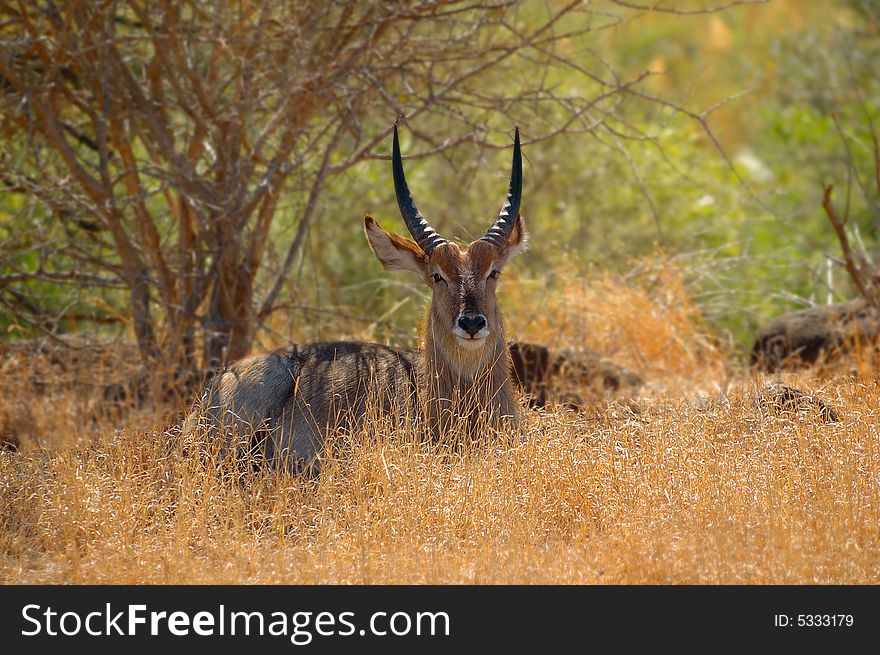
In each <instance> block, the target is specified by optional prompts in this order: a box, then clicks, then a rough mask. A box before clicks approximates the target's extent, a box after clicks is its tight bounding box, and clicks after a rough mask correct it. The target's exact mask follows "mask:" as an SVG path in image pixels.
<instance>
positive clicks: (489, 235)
mask: <svg viewBox="0 0 880 655" xmlns="http://www.w3.org/2000/svg"><path fill="white" fill-rule="evenodd" d="M521 200H522V151H521V149H520V145H519V128H516V136H515V137H514V140H513V164H512V165H511V169H510V187H509V188H508V189H507V197H506V198H505V199H504V204H503V205H501V211H500V212H499V213H498V218H496V219H495V222H494V223H492V227H490V228H489V229H488V230H487V231H486V234H484V235H483V236H482V237H481V239H480V240H481V241H488V242H489V243H492V244H495V245H496V246H498V247H499V248H500V247H501V246H503V245H504V244H505V243H506V242H507V237H509V236H510V233H511V231H513V226H514V224H515V223H516V219H517V217H518V216H519V204H520V201H521Z"/></svg>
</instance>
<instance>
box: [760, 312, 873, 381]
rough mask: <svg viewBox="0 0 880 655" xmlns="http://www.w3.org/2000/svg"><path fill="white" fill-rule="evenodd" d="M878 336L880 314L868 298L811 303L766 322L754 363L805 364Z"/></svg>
mask: <svg viewBox="0 0 880 655" xmlns="http://www.w3.org/2000/svg"><path fill="white" fill-rule="evenodd" d="M878 337H880V317H878V314H877V312H875V311H874V310H873V309H872V308H871V307H870V306H869V305H868V304H867V303H866V302H865V301H864V300H850V301H848V302H843V303H838V304H835V305H820V306H817V307H810V308H809V309H802V310H799V311H796V312H791V313H788V314H783V315H782V316H779V317H778V318H775V319H773V320H772V321H770V323H768V324H767V325H766V326H764V327H763V328H762V329H761V330H760V331H759V332H758V335H757V337H756V338H755V343H754V345H753V346H752V357H751V364H752V366H753V367H755V368H757V369H759V370H762V371H769V372H773V371H777V370H780V369H798V368H804V367H806V366H810V365H812V364H815V363H817V362H829V361H831V360H834V359H836V358H839V357H840V356H841V355H846V354H847V353H851V352H852V351H853V350H855V349H857V348H859V347H866V346H869V347H873V345H874V344H875V343H876V342H877V339H878Z"/></svg>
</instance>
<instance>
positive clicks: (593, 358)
mask: <svg viewBox="0 0 880 655" xmlns="http://www.w3.org/2000/svg"><path fill="white" fill-rule="evenodd" d="M508 345H509V347H510V358H511V364H512V366H513V374H514V375H513V377H514V380H515V381H516V383H517V385H519V387H520V388H521V389H522V390H523V392H524V393H525V395H526V397H527V399H528V403H529V406H530V407H544V406H545V405H547V403H549V402H553V401H555V402H557V403H561V404H564V405H567V406H568V407H569V408H571V409H580V408H582V407H583V406H584V405H585V404H586V403H587V401H588V400H590V399H599V398H607V397H609V396H614V395H617V394H618V393H624V392H627V391H628V392H630V393H635V392H636V391H638V389H639V388H641V386H642V384H643V381H642V379H641V378H640V377H639V376H638V375H636V374H635V373H632V372H630V371H628V370H626V369H625V368H622V367H620V366H617V365H616V364H612V363H611V362H609V361H606V360H605V359H603V358H602V356H601V355H599V354H597V353H594V352H589V351H587V352H576V351H572V350H560V351H552V350H550V349H549V348H547V347H546V346H542V345H540V344H535V343H524V342H519V341H511V342H510V343H509V344H508ZM585 396H586V397H585Z"/></svg>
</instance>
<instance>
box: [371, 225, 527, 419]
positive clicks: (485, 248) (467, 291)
mask: <svg viewBox="0 0 880 655" xmlns="http://www.w3.org/2000/svg"><path fill="white" fill-rule="evenodd" d="M364 223H365V226H364V227H365V230H366V233H367V238H368V240H369V241H370V244H371V246H372V247H373V251H374V252H375V253H376V256H377V257H378V258H379V260H380V261H381V262H382V263H383V265H385V266H386V268H391V269H399V268H404V266H402V265H401V263H400V262H401V259H400V258H401V257H408V258H409V259H408V260H407V262H406V263H407V266H405V268H406V269H407V270H411V271H413V272H415V273H418V274H419V275H420V276H421V277H422V279H423V281H424V282H425V284H427V285H428V286H429V287H430V288H431V290H432V292H433V293H432V297H431V303H430V305H429V306H428V309H427V313H426V318H425V322H424V324H423V326H422V339H423V342H422V348H421V353H422V363H423V375H424V381H425V385H426V388H425V389H423V391H425V392H427V395H426V398H425V401H426V402H427V405H428V412H429V418H430V422H431V424H432V425H433V426H434V428H435V429H438V428H440V429H443V428H446V427H449V426H451V425H453V424H458V422H459V421H461V420H464V421H465V424H466V426H467V427H472V426H475V425H476V424H478V423H486V424H490V425H495V426H497V425H500V424H501V423H502V422H504V421H505V420H512V421H514V422H516V421H517V420H518V418H519V416H518V415H519V406H520V403H519V399H518V394H517V393H516V391H515V387H514V383H513V381H512V379H511V377H510V355H509V353H508V351H507V346H506V339H505V336H504V325H503V322H502V319H501V314H500V312H499V309H498V304H497V300H496V296H495V288H496V280H495V279H487V278H488V276H489V274H490V273H491V272H492V271H493V270H494V269H500V268H501V267H502V266H503V265H504V264H505V263H506V260H507V258H508V257H509V256H510V255H511V254H512V253H513V252H514V251H515V249H516V248H518V247H519V246H520V245H521V244H522V242H523V240H524V237H525V234H524V232H523V229H522V222H521V221H519V220H518V221H517V223H516V227H515V228H514V232H513V234H511V237H510V239H509V240H508V243H507V245H506V246H505V247H503V248H498V247H496V246H495V245H493V244H491V243H489V242H487V241H474V242H473V243H471V244H470V245H469V246H466V247H464V248H462V247H460V246H458V245H456V244H453V243H445V244H441V245H439V246H437V248H436V249H435V250H434V251H433V252H432V253H431V256H430V257H426V256H425V253H424V252H423V251H422V250H421V248H419V246H418V245H417V244H416V243H415V242H414V241H411V240H410V239H406V238H403V237H400V236H398V235H396V234H393V233H391V232H387V231H386V230H384V229H382V228H381V227H380V226H379V225H378V223H376V222H375V221H374V220H373V219H372V217H370V216H367V217H365V219H364ZM383 236H384V237H385V238H387V239H388V241H389V242H390V244H391V245H392V246H393V247H394V248H395V249H397V252H394V251H393V250H389V249H388V248H387V246H388V244H387V243H383V242H382V241H381V238H382V237H383ZM435 272H439V273H440V274H441V275H442V276H443V277H444V278H445V281H443V282H434V280H433V276H434V273H435ZM465 312H476V313H481V314H483V315H484V316H485V317H486V321H487V324H488V326H489V330H490V333H489V335H488V336H487V337H486V339H485V343H484V344H483V345H482V347H480V348H478V349H475V350H470V349H466V348H464V347H463V346H462V345H461V344H460V342H459V341H458V338H457V337H456V336H455V335H454V333H453V327H454V325H455V322H456V321H457V319H458V317H459V315H460V314H462V313H465Z"/></svg>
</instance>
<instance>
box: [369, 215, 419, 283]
mask: <svg viewBox="0 0 880 655" xmlns="http://www.w3.org/2000/svg"><path fill="white" fill-rule="evenodd" d="M364 233H365V234H366V235H367V241H369V242H370V248H371V249H372V250H373V253H374V254H375V255H376V258H377V259H378V260H379V261H380V262H382V266H384V267H385V270H386V271H412V272H413V273H415V274H416V275H418V276H419V277H421V278H422V279H424V278H425V276H426V275H427V270H428V257H427V256H426V255H425V253H424V252H423V251H422V249H421V248H419V246H418V244H417V243H416V242H415V241H412V240H411V239H406V238H404V237H401V236H398V235H396V234H393V233H392V232H388V231H387V230H383V229H382V228H381V227H379V224H378V223H377V222H376V221H375V220H373V217H372V216H370V215H369V214H367V215H366V216H364Z"/></svg>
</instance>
